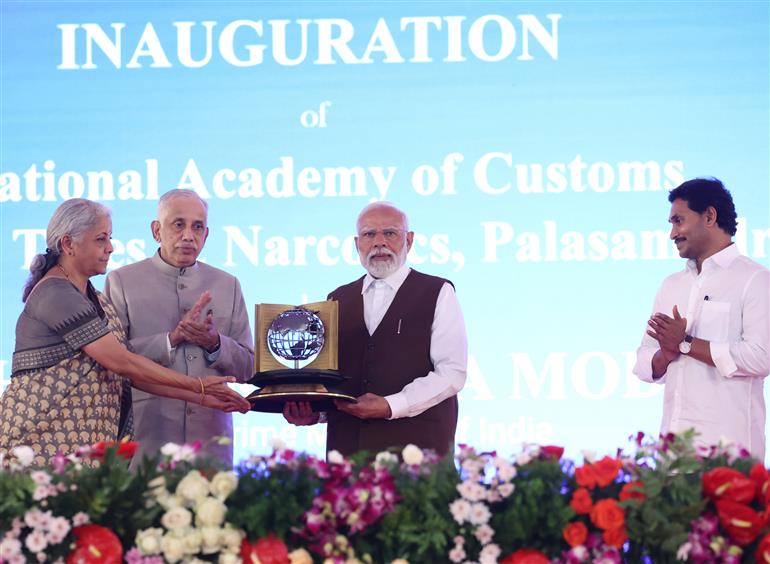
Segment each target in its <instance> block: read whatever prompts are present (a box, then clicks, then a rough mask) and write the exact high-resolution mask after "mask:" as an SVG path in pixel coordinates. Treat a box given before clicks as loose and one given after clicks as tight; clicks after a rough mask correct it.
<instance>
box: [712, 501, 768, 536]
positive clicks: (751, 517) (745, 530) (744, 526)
mask: <svg viewBox="0 0 770 564" xmlns="http://www.w3.org/2000/svg"><path fill="white" fill-rule="evenodd" d="M716 506H717V515H718V516H719V523H720V524H721V525H722V527H723V528H724V529H725V530H726V531H727V534H728V535H730V538H731V539H733V540H734V541H735V543H736V544H738V545H740V546H746V545H747V544H750V543H751V542H752V541H753V540H754V539H755V538H757V535H758V534H759V531H760V530H761V529H762V525H763V523H764V518H763V516H762V515H760V514H759V513H757V512H756V511H754V510H753V509H751V508H750V507H748V506H746V505H743V504H742V503H736V502H734V501H732V500H729V499H720V500H718V501H717V502H716Z"/></svg>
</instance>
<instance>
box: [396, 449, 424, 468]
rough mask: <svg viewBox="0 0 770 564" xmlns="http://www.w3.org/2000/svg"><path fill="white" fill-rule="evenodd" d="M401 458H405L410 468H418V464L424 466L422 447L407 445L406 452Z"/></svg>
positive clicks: (402, 453)
mask: <svg viewBox="0 0 770 564" xmlns="http://www.w3.org/2000/svg"><path fill="white" fill-rule="evenodd" d="M401 458H403V459H404V462H405V463H407V464H409V465H410V466H417V465H418V464H422V460H423V458H425V456H424V455H423V454H422V449H421V448H420V447H417V446H415V445H406V446H405V447H404V450H403V451H401Z"/></svg>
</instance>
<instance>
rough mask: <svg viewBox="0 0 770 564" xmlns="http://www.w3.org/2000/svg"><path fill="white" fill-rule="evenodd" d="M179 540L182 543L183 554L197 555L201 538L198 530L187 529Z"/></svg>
mask: <svg viewBox="0 0 770 564" xmlns="http://www.w3.org/2000/svg"><path fill="white" fill-rule="evenodd" d="M181 538H182V543H183V544H184V553H185V554H198V552H200V549H201V543H202V542H203V538H202V536H201V532H200V531H199V530H198V529H187V530H186V531H184V534H183V535H181Z"/></svg>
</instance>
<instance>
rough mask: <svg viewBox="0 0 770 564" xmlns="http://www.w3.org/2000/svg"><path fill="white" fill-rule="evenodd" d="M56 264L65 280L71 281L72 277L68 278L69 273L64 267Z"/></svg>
mask: <svg viewBox="0 0 770 564" xmlns="http://www.w3.org/2000/svg"><path fill="white" fill-rule="evenodd" d="M56 266H58V267H59V268H60V269H61V271H62V272H63V273H64V276H65V277H66V278H67V280H69V281H70V282H72V278H70V275H69V273H68V272H67V271H66V270H65V269H64V267H63V266H62V265H61V264H57V265H56Z"/></svg>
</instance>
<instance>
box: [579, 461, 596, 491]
mask: <svg viewBox="0 0 770 564" xmlns="http://www.w3.org/2000/svg"><path fill="white" fill-rule="evenodd" d="M575 481H576V482H577V483H578V486H582V487H584V488H591V489H594V488H595V487H596V471H595V469H594V465H593V464H590V463H588V464H584V465H583V466H580V467H579V468H575Z"/></svg>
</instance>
